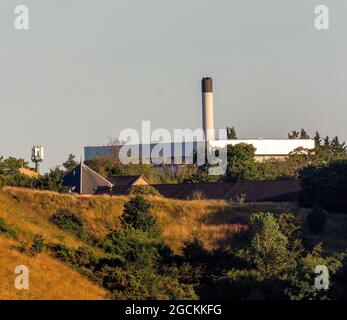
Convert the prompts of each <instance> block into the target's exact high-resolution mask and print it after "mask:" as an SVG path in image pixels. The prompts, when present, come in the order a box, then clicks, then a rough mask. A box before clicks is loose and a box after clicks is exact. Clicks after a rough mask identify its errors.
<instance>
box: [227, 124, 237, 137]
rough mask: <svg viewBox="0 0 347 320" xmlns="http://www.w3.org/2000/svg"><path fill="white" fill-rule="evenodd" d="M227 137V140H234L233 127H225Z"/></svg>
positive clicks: (234, 131) (234, 132) (235, 135)
mask: <svg viewBox="0 0 347 320" xmlns="http://www.w3.org/2000/svg"><path fill="white" fill-rule="evenodd" d="M227 139H228V140H236V139H237V134H236V130H235V128H234V127H227Z"/></svg>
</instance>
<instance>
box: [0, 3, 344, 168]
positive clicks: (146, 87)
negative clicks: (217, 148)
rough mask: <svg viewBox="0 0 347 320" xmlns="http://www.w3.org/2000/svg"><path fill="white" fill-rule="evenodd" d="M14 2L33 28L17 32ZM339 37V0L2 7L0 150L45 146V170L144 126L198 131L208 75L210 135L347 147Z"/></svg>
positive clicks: (21, 151)
mask: <svg viewBox="0 0 347 320" xmlns="http://www.w3.org/2000/svg"><path fill="white" fill-rule="evenodd" d="M19 4H23V5H27V6H28V8H29V22H30V30H27V31H18V30H16V29H15V28H14V19H15V14H14V8H15V6H16V5H19ZM320 4H324V5H327V6H328V8H329V11H330V29H329V30H323V31H322V30H317V29H315V27H314V20H315V18H316V15H315V13H314V10H315V7H316V6H317V5H320ZM346 32H347V2H346V1H341V0H319V1H316V0H305V1H302V0H262V1H259V0H214V1H211V0H175V1H174V0H171V1H168V0H1V1H0V111H1V112H0V115H1V118H0V119H1V120H0V155H3V156H10V155H11V156H16V157H22V158H25V159H27V160H30V152H31V146H32V145H34V144H35V145H43V146H44V147H45V153H46V155H45V161H44V163H43V165H42V168H43V170H45V171H47V170H48V168H52V167H54V166H56V165H58V164H61V163H62V162H63V161H64V160H66V159H67V156H68V154H69V153H73V154H75V155H76V157H77V159H80V157H82V156H83V147H84V146H86V145H97V144H107V143H108V142H109V139H110V138H116V137H117V136H118V134H119V133H120V131H121V130H122V129H125V128H135V129H140V128H141V121H143V120H150V121H151V127H152V129H156V128H168V129H170V130H173V129H174V128H178V129H179V128H192V129H194V128H200V127H201V89H200V81H201V78H202V77H205V76H211V77H213V79H214V99H215V112H214V116H215V127H216V128H225V127H226V126H234V127H235V128H236V130H237V132H238V136H239V137H240V138H257V137H262V138H286V137H287V133H288V131H291V130H295V129H296V130H300V129H301V128H305V129H306V130H307V131H308V132H309V133H311V134H312V135H313V134H314V132H315V130H319V131H320V133H321V135H329V136H336V135H337V136H339V137H341V139H342V140H347V126H346V118H347V111H346V110H347V109H346V102H347V90H346V84H347V58H346V57H347V41H346Z"/></svg>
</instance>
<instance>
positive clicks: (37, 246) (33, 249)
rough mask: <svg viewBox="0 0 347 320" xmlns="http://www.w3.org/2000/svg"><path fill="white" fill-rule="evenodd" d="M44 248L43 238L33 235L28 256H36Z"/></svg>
mask: <svg viewBox="0 0 347 320" xmlns="http://www.w3.org/2000/svg"><path fill="white" fill-rule="evenodd" d="M43 248H44V238H43V236H42V235H40V234H35V235H34V239H33V241H32V244H31V246H30V248H29V254H30V255H31V256H37V255H38V254H40V253H41V252H42V251H43Z"/></svg>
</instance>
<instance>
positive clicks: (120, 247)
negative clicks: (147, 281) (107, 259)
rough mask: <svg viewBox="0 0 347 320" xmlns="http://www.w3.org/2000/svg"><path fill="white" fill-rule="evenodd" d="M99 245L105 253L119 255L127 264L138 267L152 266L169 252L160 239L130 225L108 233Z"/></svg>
mask: <svg viewBox="0 0 347 320" xmlns="http://www.w3.org/2000/svg"><path fill="white" fill-rule="evenodd" d="M99 246H100V247H101V248H103V249H104V250H105V252H106V253H108V254H110V255H112V256H117V257H120V258H121V259H122V260H124V261H125V263H126V264H127V265H132V266H135V265H136V266H137V267H138V268H143V267H144V266H146V267H149V266H154V265H156V264H157V262H158V261H159V259H160V258H161V257H162V256H166V255H169V254H170V250H169V248H168V247H167V246H166V245H165V244H164V243H163V242H162V241H161V239H159V238H154V237H153V236H151V235H150V234H149V233H148V232H144V231H142V230H139V229H133V228H131V227H127V228H125V229H123V230H120V231H114V232H112V233H110V234H109V235H108V236H107V237H106V239H105V240H103V241H101V242H100V243H99Z"/></svg>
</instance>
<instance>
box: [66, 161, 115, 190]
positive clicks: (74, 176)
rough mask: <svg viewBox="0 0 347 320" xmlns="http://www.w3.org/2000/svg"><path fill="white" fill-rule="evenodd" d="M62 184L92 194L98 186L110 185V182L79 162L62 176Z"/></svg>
mask: <svg viewBox="0 0 347 320" xmlns="http://www.w3.org/2000/svg"><path fill="white" fill-rule="evenodd" d="M63 186H65V187H68V188H71V189H73V191H74V192H77V193H81V194H94V193H95V192H96V191H97V190H98V188H100V187H108V188H110V187H112V183H111V182H110V181H108V180H106V179H105V178H104V177H102V176H101V175H99V174H98V173H96V172H95V171H93V170H92V169H91V168H89V167H88V166H86V165H85V164H83V163H80V164H79V165H78V166H76V167H75V168H74V169H72V170H71V171H70V172H69V173H67V174H66V175H65V176H64V177H63Z"/></svg>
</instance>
